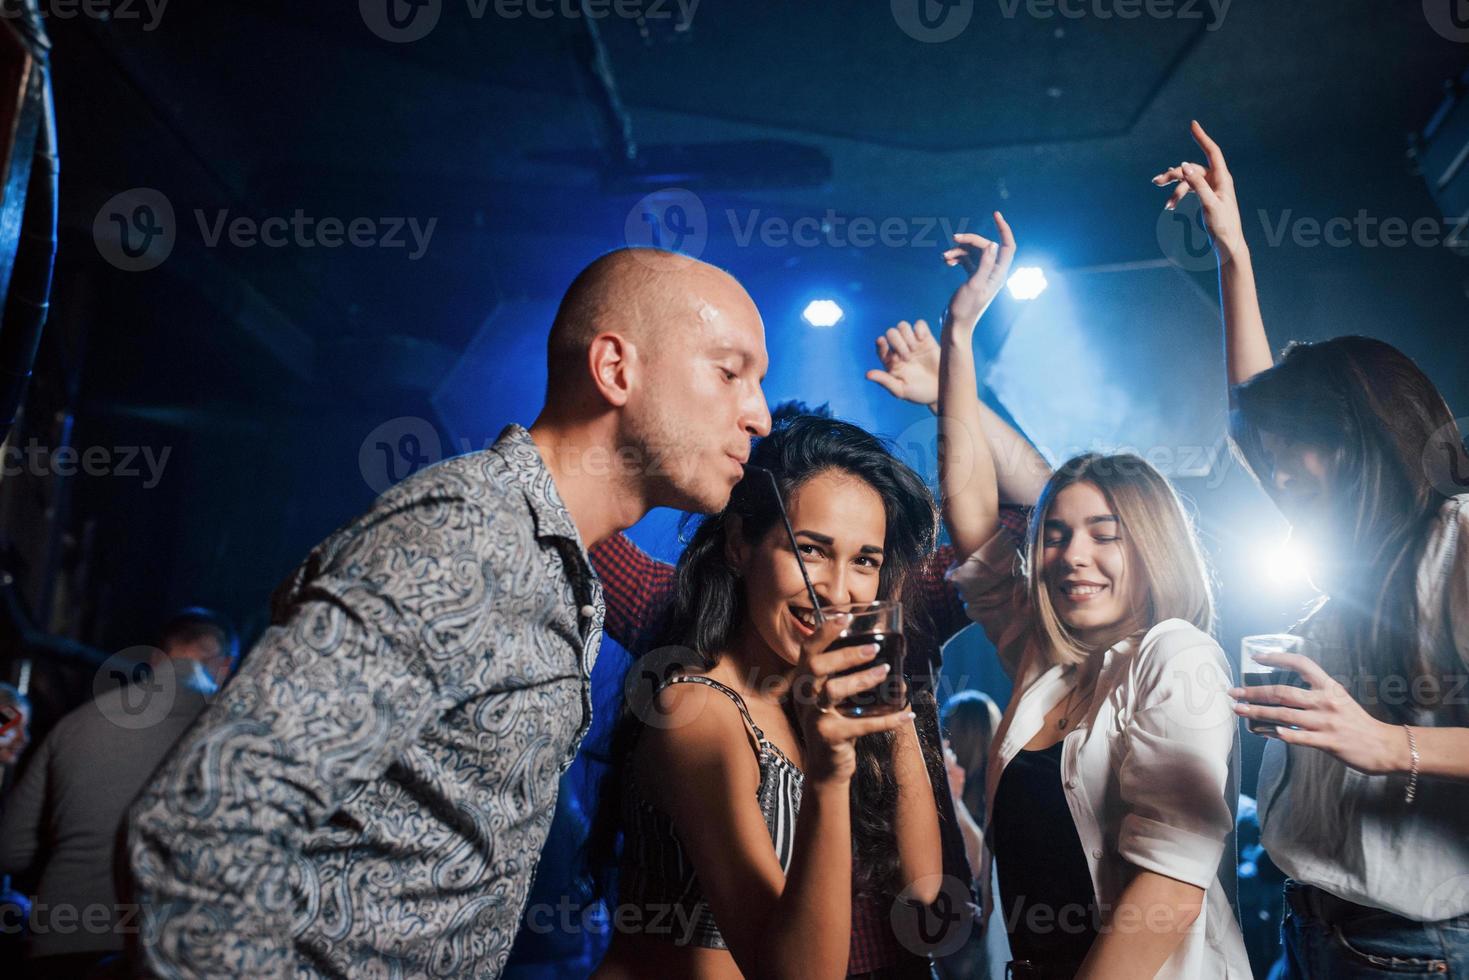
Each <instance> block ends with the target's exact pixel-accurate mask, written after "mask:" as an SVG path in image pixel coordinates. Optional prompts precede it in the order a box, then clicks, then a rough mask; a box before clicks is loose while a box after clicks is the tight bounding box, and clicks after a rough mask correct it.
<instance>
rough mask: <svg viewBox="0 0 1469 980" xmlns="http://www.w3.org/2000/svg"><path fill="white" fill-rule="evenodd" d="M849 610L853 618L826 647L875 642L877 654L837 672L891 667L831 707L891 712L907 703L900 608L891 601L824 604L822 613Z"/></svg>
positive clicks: (861, 714) (852, 714)
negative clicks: (874, 683) (873, 682)
mask: <svg viewBox="0 0 1469 980" xmlns="http://www.w3.org/2000/svg"><path fill="white" fill-rule="evenodd" d="M836 613H848V614H850V615H851V617H852V621H851V622H850V623H849V624H848V625H847V628H846V629H844V630H842V632H841V633H839V634H838V635H837V638H836V640H835V641H834V642H833V643H832V645H831V646H829V647H827V649H828V650H840V649H842V648H843V647H855V646H861V645H863V644H865V643H875V644H876V645H877V656H875V657H873V658H872V659H871V660H869V661H867V662H866V663H863V664H858V665H857V666H856V667H852V668H850V669H848V670H844V671H842V672H841V674H839V675H837V676H843V675H846V674H856V673H860V672H861V671H864V670H869V669H871V668H873V667H876V666H877V665H878V664H887V665H888V667H889V668H890V669H889V670H888V675H887V676H886V677H884V678H883V679H882V681H881V683H879V684H878V685H877V686H876V687H870V688H868V689H867V690H865V691H860V692H858V693H857V694H854V695H852V696H851V697H849V698H847V699H845V700H843V701H839V702H837V703H836V704H835V705H834V707H835V708H836V710H837V711H839V712H840V713H841V714H844V715H846V716H848V717H849V718H871V717H874V716H876V715H890V714H892V713H893V712H894V711H902V710H904V709H906V708H907V707H908V685H907V683H906V682H905V681H904V680H903V654H904V652H905V650H906V647H905V645H904V643H903V608H902V607H901V606H899V605H898V604H897V603H894V602H861V603H855V604H853V605H849V606H823V607H822V608H821V614H822V615H823V616H830V615H833V614H836Z"/></svg>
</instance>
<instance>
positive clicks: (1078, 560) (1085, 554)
mask: <svg viewBox="0 0 1469 980" xmlns="http://www.w3.org/2000/svg"><path fill="white" fill-rule="evenodd" d="M1042 534H1043V537H1042V539H1041V544H1042V559H1041V560H1042V567H1043V569H1044V576H1045V583H1046V591H1047V593H1048V595H1049V598H1050V600H1051V605H1052V608H1054V609H1055V610H1056V614H1057V615H1058V616H1059V617H1060V618H1061V621H1062V622H1063V623H1065V624H1066V627H1067V628H1068V629H1069V630H1071V631H1072V632H1073V633H1074V634H1075V635H1076V637H1077V638H1078V639H1079V640H1081V641H1082V642H1083V643H1088V644H1092V643H1094V642H1095V641H1097V640H1099V639H1101V638H1103V637H1108V636H1115V635H1117V634H1118V633H1122V632H1131V629H1129V627H1132V626H1134V624H1135V623H1134V621H1138V622H1136V625H1138V626H1140V625H1142V624H1141V622H1140V619H1141V612H1140V610H1141V609H1142V608H1143V607H1144V605H1145V603H1143V602H1140V601H1139V600H1140V598H1141V595H1140V591H1141V588H1142V586H1141V583H1139V582H1138V577H1137V576H1136V575H1134V574H1132V569H1134V568H1137V567H1138V562H1137V560H1136V557H1135V556H1136V552H1135V551H1134V549H1133V548H1132V546H1131V545H1130V544H1129V543H1128V541H1127V540H1126V529H1125V528H1124V527H1123V526H1122V522H1121V520H1120V519H1119V518H1118V516H1117V514H1116V513H1115V512H1114V510H1113V507H1112V505H1111V503H1110V502H1109V501H1108V500H1107V497H1106V495H1105V494H1103V493H1102V491H1101V490H1099V489H1098V488H1097V487H1096V485H1095V484H1092V483H1085V482H1083V483H1073V484H1071V485H1070V486H1068V487H1066V488H1065V489H1063V490H1061V492H1059V493H1058V494H1056V497H1055V499H1054V500H1053V501H1052V502H1051V506H1050V509H1049V510H1048V511H1047V513H1046V515H1045V522H1044V525H1043V530H1042Z"/></svg>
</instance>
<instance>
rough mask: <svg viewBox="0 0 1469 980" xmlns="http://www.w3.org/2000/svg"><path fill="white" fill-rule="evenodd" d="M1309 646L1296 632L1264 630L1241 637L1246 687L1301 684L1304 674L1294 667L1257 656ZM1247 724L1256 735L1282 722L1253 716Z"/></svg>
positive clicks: (1243, 675) (1290, 651) (1276, 726)
mask: <svg viewBox="0 0 1469 980" xmlns="http://www.w3.org/2000/svg"><path fill="white" fill-rule="evenodd" d="M1305 650H1306V641H1305V639H1304V638H1303V637H1300V636H1297V635H1296V634H1294V633H1263V634H1260V635H1259V636H1247V637H1245V638H1244V639H1243V640H1241V641H1240V665H1239V669H1240V679H1241V680H1243V681H1244V686H1245V687H1264V686H1265V685H1267V684H1284V685H1286V686H1288V687H1300V686H1301V675H1300V674H1297V673H1296V672H1295V671H1293V670H1281V669H1280V668H1278V667H1271V666H1269V665H1268V664H1262V663H1259V662H1257V661H1256V660H1255V654H1257V653H1305ZM1245 727H1246V728H1248V729H1249V730H1250V731H1251V732H1253V733H1254V734H1256V735H1264V734H1267V733H1269V732H1273V731H1275V730H1276V729H1277V728H1278V727H1280V726H1278V725H1276V724H1275V723H1274V722H1269V721H1255V720H1254V719H1253V718H1252V719H1250V720H1249V721H1248V722H1246V723H1245Z"/></svg>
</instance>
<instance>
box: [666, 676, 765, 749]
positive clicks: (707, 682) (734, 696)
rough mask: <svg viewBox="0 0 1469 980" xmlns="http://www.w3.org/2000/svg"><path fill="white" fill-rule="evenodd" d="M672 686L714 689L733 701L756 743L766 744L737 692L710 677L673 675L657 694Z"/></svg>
mask: <svg viewBox="0 0 1469 980" xmlns="http://www.w3.org/2000/svg"><path fill="white" fill-rule="evenodd" d="M674 684H703V685H704V686H705V687H712V688H714V690H716V691H718V692H719V693H720V694H723V695H724V696H725V697H727V698H729V699H730V700H731V701H733V702H734V703H735V707H736V708H739V709H740V716H741V717H742V718H744V719H745V724H747V725H749V726H750V730H751V731H752V732H754V733H755V739H756V741H758V742H759V743H760V744H761V745H765V744H766V738H765V733H764V732H762V731H761V730H760V726H759V725H757V724H755V719H754V718H752V717H751V716H750V709H749V708H747V707H746V706H745V699H744V698H742V697H740V695H739V692H737V691H735V690H734V689H733V688H731V687H728V686H726V685H724V684H721V683H719V681H716V680H715V679H714V678H712V677H705V676H704V675H703V674H674V675H673V676H672V677H670V678H668V680H666V681H664V682H663V685H662V687H659V688H658V692H659V693H662V692H663V689H664V688H667V687H671V686H673V685H674Z"/></svg>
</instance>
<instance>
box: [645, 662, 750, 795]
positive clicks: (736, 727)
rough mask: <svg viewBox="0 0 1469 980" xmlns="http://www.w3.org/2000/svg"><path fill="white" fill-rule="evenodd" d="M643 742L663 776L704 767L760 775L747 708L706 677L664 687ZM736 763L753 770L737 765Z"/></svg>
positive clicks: (647, 758) (654, 702) (655, 700)
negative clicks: (735, 761) (752, 748)
mask: <svg viewBox="0 0 1469 980" xmlns="http://www.w3.org/2000/svg"><path fill="white" fill-rule="evenodd" d="M639 720H640V721H641V722H642V723H643V726H644V730H643V734H642V736H641V737H640V738H639V739H638V750H639V754H640V755H642V756H643V757H644V760H645V761H648V762H651V763H653V764H654V766H655V767H657V768H656V770H655V771H661V772H663V773H664V774H668V773H670V772H685V773H687V772H688V771H689V770H691V769H695V768H699V767H711V766H712V767H715V768H716V769H718V770H720V771H723V770H727V769H732V770H734V771H735V772H736V774H741V773H747V772H748V771H750V770H754V771H756V773H757V775H758V766H757V765H756V764H755V757H754V755H753V754H752V753H751V752H750V739H751V734H750V731H749V728H748V726H747V722H746V714H745V711H744V709H743V705H742V704H741V703H740V701H739V699H738V695H736V694H735V693H734V692H733V691H731V690H730V689H729V688H727V687H725V686H724V685H723V684H720V683H719V682H718V681H715V680H714V679H713V678H708V677H705V676H704V675H702V674H684V675H679V676H678V677H675V678H670V679H669V680H668V681H666V682H664V684H663V686H662V687H661V688H660V689H659V691H658V692H657V694H656V695H655V696H654V697H653V699H652V703H651V706H650V709H649V710H648V711H647V712H646V717H642V718H640V719H639ZM736 758H740V759H744V760H748V765H733V764H732V763H733V762H734V760H735V759H736Z"/></svg>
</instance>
